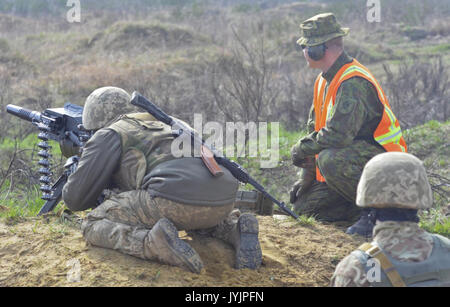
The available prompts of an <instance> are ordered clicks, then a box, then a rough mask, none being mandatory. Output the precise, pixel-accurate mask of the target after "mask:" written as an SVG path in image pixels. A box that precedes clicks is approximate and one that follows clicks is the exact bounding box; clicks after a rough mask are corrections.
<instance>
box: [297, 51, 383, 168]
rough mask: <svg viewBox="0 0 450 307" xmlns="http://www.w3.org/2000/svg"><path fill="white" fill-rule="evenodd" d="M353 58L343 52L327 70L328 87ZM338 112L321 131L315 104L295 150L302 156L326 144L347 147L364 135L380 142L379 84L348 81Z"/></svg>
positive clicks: (340, 93)
mask: <svg viewBox="0 0 450 307" xmlns="http://www.w3.org/2000/svg"><path fill="white" fill-rule="evenodd" d="M351 61H352V58H351V57H349V56H348V55H347V54H346V53H345V52H343V53H342V54H341V55H340V56H339V58H338V59H337V60H336V61H335V63H334V64H333V65H332V66H331V67H330V69H329V70H328V71H327V72H326V73H324V74H323V77H324V78H325V80H326V81H327V85H326V86H327V87H326V90H325V94H324V95H326V91H327V90H328V85H329V84H330V82H331V81H332V80H333V78H334V76H335V75H336V73H337V72H338V71H339V69H340V68H341V67H342V66H344V65H345V64H347V63H350V62H351ZM335 110H336V111H335V112H334V114H333V115H332V116H331V118H330V119H329V120H328V121H327V123H326V126H325V127H324V128H322V129H321V130H320V131H318V132H316V131H314V125H315V113H314V104H313V105H312V107H311V110H310V113H309V119H308V122H307V129H308V133H309V134H308V135H307V136H305V137H303V138H302V139H300V140H299V141H298V142H297V144H295V145H294V147H293V148H292V154H293V155H294V154H296V155H297V156H298V158H299V159H303V158H304V157H306V156H312V155H315V154H318V153H319V152H320V151H322V150H323V149H326V148H338V147H346V146H348V145H350V144H351V143H352V142H353V140H355V139H364V140H367V141H369V142H370V143H373V144H376V142H375V140H374V139H373V133H374V131H375V129H376V128H377V126H378V124H379V122H380V120H381V117H382V115H383V105H382V103H381V102H380V100H379V98H378V95H377V92H376V89H375V87H374V86H373V85H372V84H371V83H370V82H369V81H367V80H365V79H363V78H360V77H353V78H350V79H348V80H346V81H344V82H343V83H342V84H341V86H340V87H339V89H338V92H337V95H336V102H335Z"/></svg>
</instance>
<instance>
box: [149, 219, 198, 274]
mask: <svg viewBox="0 0 450 307" xmlns="http://www.w3.org/2000/svg"><path fill="white" fill-rule="evenodd" d="M144 255H145V258H146V259H149V260H158V261H159V262H162V263H165V264H170V265H174V266H179V267H183V268H185V269H188V270H190V271H192V272H194V273H200V271H201V270H202V268H203V262H202V260H201V258H200V256H199V255H198V254H197V252H196V251H195V250H194V249H193V248H192V247H191V246H190V245H189V244H188V243H186V242H184V241H183V240H181V239H180V238H179V237H178V230H177V228H176V227H175V225H173V224H172V222H170V221H169V220H168V219H167V218H162V219H160V220H159V221H158V222H157V223H156V224H155V226H154V227H153V228H152V229H151V230H150V231H149V233H148V235H147V237H146V238H145V240H144Z"/></svg>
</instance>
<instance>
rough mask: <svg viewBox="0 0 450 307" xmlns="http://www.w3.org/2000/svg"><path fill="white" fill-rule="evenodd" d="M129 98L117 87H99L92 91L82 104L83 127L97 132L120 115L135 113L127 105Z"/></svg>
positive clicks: (130, 106) (132, 108) (128, 104)
mask: <svg viewBox="0 0 450 307" xmlns="http://www.w3.org/2000/svg"><path fill="white" fill-rule="evenodd" d="M130 100H131V96H130V95H129V94H128V93H127V92H126V91H125V90H123V89H121V88H118V87H112V86H107V87H101V88H98V89H96V90H95V91H93V92H92V93H91V94H90V95H89V96H88V98H87V99H86V103H85V104H84V109H83V126H84V128H86V129H88V130H97V129H101V128H104V127H106V126H107V124H108V123H109V122H111V121H112V120H113V119H115V118H117V117H118V116H119V115H121V114H127V113H132V112H136V109H135V108H134V107H133V106H132V105H131V104H130V103H129V102H130Z"/></svg>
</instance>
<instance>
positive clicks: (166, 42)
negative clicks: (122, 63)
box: [85, 22, 206, 52]
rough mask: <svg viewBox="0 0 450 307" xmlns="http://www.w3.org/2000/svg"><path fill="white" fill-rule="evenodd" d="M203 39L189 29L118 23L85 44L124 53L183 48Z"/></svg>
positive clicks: (197, 43) (203, 39)
mask: <svg viewBox="0 0 450 307" xmlns="http://www.w3.org/2000/svg"><path fill="white" fill-rule="evenodd" d="M205 41H206V40H205V38H203V37H201V36H199V35H196V34H194V33H193V32H192V31H190V30H189V29H185V28H181V27H176V26H173V25H163V24H146V23H130V22H118V23H116V24H114V25H112V26H111V27H109V28H108V29H106V30H105V31H102V32H98V33H97V34H95V35H94V36H93V37H92V38H91V39H90V40H88V41H86V42H85V45H86V47H92V46H94V45H95V46H101V48H103V49H105V50H107V51H126V52H129V51H130V50H131V51H133V50H141V51H146V49H159V48H168V49H174V48H185V47H189V46H191V45H194V44H195V45H199V44H202V42H205Z"/></svg>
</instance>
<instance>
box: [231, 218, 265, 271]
mask: <svg viewBox="0 0 450 307" xmlns="http://www.w3.org/2000/svg"><path fill="white" fill-rule="evenodd" d="M237 226H238V231H239V238H240V239H239V243H238V246H236V262H235V266H236V269H244V268H247V269H252V270H254V269H257V268H259V267H260V266H261V262H262V252H261V246H260V244H259V240H258V232H259V227H258V220H257V219H256V217H254V216H253V215H251V214H243V215H241V217H240V218H239V221H238V225H237Z"/></svg>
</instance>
